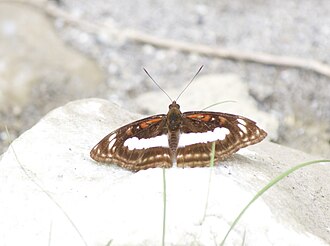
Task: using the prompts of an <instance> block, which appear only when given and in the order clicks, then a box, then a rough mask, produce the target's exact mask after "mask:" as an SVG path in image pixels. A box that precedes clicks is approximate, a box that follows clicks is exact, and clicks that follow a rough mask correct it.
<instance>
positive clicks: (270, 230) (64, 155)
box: [0, 99, 330, 245]
mask: <svg viewBox="0 0 330 246" xmlns="http://www.w3.org/2000/svg"><path fill="white" fill-rule="evenodd" d="M138 118H140V116H138V115H132V114H131V113H129V112H126V111H125V110H123V109H121V108H120V107H118V106H116V105H114V104H112V103H109V102H107V101H104V100H100V99H86V100H81V101H74V102H71V103H69V104H67V105H65V106H63V107H60V108H58V109H55V110H53V111H52V112H50V113H49V114H47V115H46V116H45V117H44V118H43V119H42V120H41V121H40V122H39V123H38V124H36V125H35V126H34V127H33V128H31V129H30V130H28V131H26V132H25V133H24V134H22V135H21V136H20V137H19V138H18V139H16V140H15V141H14V142H13V143H12V145H11V147H10V148H9V150H8V151H7V152H6V153H4V155H3V157H2V159H1V161H0V194H1V195H0V218H1V220H0V241H1V242H2V244H4V245H30V244H33V245H45V244H47V243H48V241H49V240H50V244H51V245H83V242H82V240H81V239H80V238H79V236H78V234H77V232H76V231H75V230H74V229H73V227H72V225H71V224H70V223H69V221H68V220H67V219H66V218H65V216H64V215H63V212H62V211H61V210H60V209H59V208H58V207H57V206H55V204H54V201H51V200H50V199H49V197H47V195H45V193H44V192H42V191H41V190H40V189H39V188H38V187H37V186H36V185H35V184H34V183H33V182H32V180H31V179H30V178H28V177H27V176H26V174H25V173H24V172H23V171H22V168H21V167H20V164H21V165H23V166H24V168H25V169H26V172H27V173H28V174H29V176H30V177H32V179H33V180H34V181H35V182H37V183H38V184H39V185H40V186H42V187H43V189H45V190H46V191H47V193H48V194H49V195H50V196H51V197H53V199H54V200H55V201H56V202H57V203H58V204H59V205H60V206H61V208H62V209H63V210H64V211H65V212H66V213H67V214H68V215H69V217H70V218H71V220H72V221H73V222H74V224H75V225H76V227H77V228H78V229H79V231H80V233H81V234H82V235H83V237H84V238H85V240H86V242H87V243H88V245H106V244H107V243H108V242H109V241H111V240H112V243H111V245H159V244H160V242H161V231H162V209H163V203H162V199H163V193H162V192H163V186H162V182H163V180H162V170H161V169H148V170H145V171H140V172H137V173H132V172H129V171H126V170H123V169H121V168H119V167H116V166H112V165H100V164H97V163H95V162H94V161H92V160H91V159H90V158H89V150H90V149H91V148H92V147H93V145H94V144H96V143H97V141H98V140H100V139H101V138H102V137H103V136H104V135H105V134H107V133H108V132H110V131H111V130H114V129H115V128H117V127H119V126H121V125H123V124H125V123H128V122H130V121H131V120H133V119H138ZM13 150H15V153H16V155H17V159H16V157H15V155H14V153H13ZM314 159H315V157H313V156H309V155H307V154H304V153H302V152H299V151H294V150H291V149H288V148H285V147H282V146H279V145H276V144H272V143H269V142H267V141H263V142H262V143H260V144H258V145H255V146H252V147H249V148H246V149H244V150H243V151H240V153H239V154H235V155H234V156H233V157H231V158H229V159H228V160H227V161H224V162H223V163H221V165H219V166H217V167H215V168H214V170H213V174H212V179H211V183H210V197H209V201H208V209H207V213H206V215H207V216H206V218H205V220H204V221H203V222H202V223H201V219H202V218H203V213H204V206H205V201H206V194H207V186H208V180H209V174H210V169H209V168H193V169H191V168H186V169H179V168H171V169H167V170H166V179H167V217H166V244H167V245H215V243H219V242H220V241H221V239H222V238H223V236H224V234H225V232H226V231H227V229H228V226H229V225H230V223H231V222H232V221H233V219H234V218H235V216H236V215H237V214H238V213H239V211H240V210H241V209H242V208H243V207H244V206H245V205H246V203H247V202H248V201H249V200H250V199H251V198H252V197H253V195H254V194H255V193H256V192H257V191H258V190H260V189H261V188H262V187H263V186H264V185H265V184H267V183H268V182H269V181H270V180H271V179H272V178H274V177H275V176H277V175H278V174H280V173H281V172H283V171H285V170H287V169H288V168H289V167H291V166H293V165H295V164H298V163H299V162H302V161H307V160H314ZM18 161H19V163H20V164H19V163H18ZM329 174H330V172H329V167H328V166H326V165H314V166H311V167H307V168H304V169H303V170H299V171H297V172H296V173H294V174H292V175H290V177H288V178H286V179H285V180H283V181H281V182H280V183H279V184H278V185H276V186H275V187H273V188H271V189H270V190H269V191H268V192H267V193H266V194H265V195H264V196H262V198H261V199H259V200H258V201H257V202H256V203H254V204H253V205H252V207H251V208H250V209H249V210H248V211H247V213H246V214H245V215H244V216H243V218H242V220H241V221H240V222H239V224H238V225H237V227H236V229H235V230H234V231H233V232H232V234H231V235H230V237H229V239H228V245H241V244H242V241H243V237H244V236H243V235H244V233H245V245H327V244H328V243H330V236H329V224H330V216H329V213H328V211H329V199H330V190H329V185H328V177H329Z"/></svg>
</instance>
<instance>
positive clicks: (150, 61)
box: [0, 0, 330, 157]
mask: <svg viewBox="0 0 330 246" xmlns="http://www.w3.org/2000/svg"><path fill="white" fill-rule="evenodd" d="M14 2H15V1H11V3H6V4H5V3H1V1H0V28H1V30H0V57H1V58H0V105H1V106H0V123H1V126H0V127H1V128H0V153H2V152H4V151H5V150H6V148H7V147H8V144H9V142H10V140H9V139H8V137H7V134H6V132H5V127H4V125H7V126H8V128H9V132H10V134H11V137H12V138H15V137H17V136H19V135H20V134H21V133H22V132H24V131H25V130H27V129H28V128H30V127H31V126H32V125H33V124H35V123H36V122H37V121H38V120H40V118H41V117H42V116H43V115H45V114H46V113H47V112H48V111H49V110H51V109H52V108H55V107H57V106H60V105H62V104H64V103H66V102H68V101H71V100H75V99H78V98H84V97H101V98H106V99H109V100H112V101H115V102H117V103H118V104H120V105H121V106H123V107H125V108H129V109H130V110H131V111H133V112H141V111H140V110H141V107H139V105H137V104H136V103H135V101H134V99H135V98H136V96H137V95H140V94H141V93H143V92H146V91H151V90H158V89H157V88H156V87H155V86H154V84H153V83H151V82H150V79H149V78H148V77H147V76H146V75H145V73H144V72H143V70H142V68H143V67H145V68H146V69H147V70H148V71H149V72H150V73H151V74H152V76H153V77H154V78H155V79H156V80H157V81H158V83H159V84H160V85H161V86H162V87H163V88H164V89H168V88H173V87H178V86H182V85H183V84H185V83H187V81H189V80H190V78H191V77H192V76H193V74H194V73H195V72H196V71H197V69H198V68H199V67H200V66H201V65H204V66H205V67H204V70H203V73H204V74H213V73H234V74H238V75H239V76H240V77H241V78H242V79H243V80H244V81H246V83H247V84H248V86H249V90H250V93H251V95H253V97H255V99H256V100H257V101H258V103H259V107H260V109H261V110H264V111H267V112H270V113H272V114H273V115H275V116H276V117H277V119H278V121H279V123H280V128H279V132H278V136H279V137H278V138H277V139H273V141H274V142H277V143H280V144H283V145H286V146H290V147H293V148H296V149H301V150H303V151H305V152H307V153H311V154H315V155H319V156H324V157H330V124H329V122H330V93H329V92H330V78H329V77H327V76H325V75H321V74H318V73H315V72H313V71H311V70H306V69H297V68H290V67H287V66H272V65H263V64H259V63H251V62H244V61H237V60H229V59H219V58H216V57H214V56H202V55H200V54H197V53H194V52H185V53H183V52H180V51H178V50H175V49H165V48H159V47H155V46H152V45H150V44H146V43H145V44H141V43H138V42H134V41H132V40H129V39H123V38H121V36H120V35H116V34H114V35H108V34H107V33H106V31H107V30H111V29H112V28H113V30H117V32H119V33H120V32H124V31H126V30H129V29H130V30H135V31H139V32H143V33H147V34H149V35H152V36H155V37H159V38H166V39H171V40H176V41H185V42H188V43H192V44H204V45H207V46H209V47H214V48H217V47H220V48H226V49H230V50H235V51H241V52H246V51H249V52H263V53H267V54H273V55H281V56H284V55H285V56H290V57H298V58H302V59H306V60H308V59H314V60H317V61H321V62H324V63H326V64H329V63H330V56H329V50H330V45H329V36H330V17H329V14H328V13H329V12H330V4H329V3H328V2H327V1H322V0H317V1H298V0H292V1H283V0H282V1H281V0H277V1H271V2H263V1H244V0H239V1H229V0H227V1H226V0H225V1H183V2H180V4H179V3H178V1H174V0H169V1H158V0H156V1H142V0H141V1H135V2H134V4H132V1H114V0H107V1H104V0H103V1H102V0H97V1H96V0H95V1H87V2H86V1H84V2H82V1H75V0H60V1H48V3H49V4H55V6H56V8H58V9H60V10H62V11H66V12H67V13H68V14H69V16H73V17H79V18H80V19H81V20H82V21H83V22H84V23H83V26H85V27H86V28H81V26H79V25H78V26H77V25H73V24H71V25H70V24H68V23H65V22H64V21H63V19H61V18H53V17H50V16H49V15H47V14H45V11H43V10H42V9H40V8H34V7H31V6H29V5H26V4H14ZM37 2H38V3H44V1H41V0H40V1H37ZM86 23H87V24H88V23H92V24H95V23H99V24H100V23H101V24H104V25H106V28H103V29H102V28H101V29H100V30H101V31H99V32H95V30H93V31H90V29H88V26H86ZM99 24H97V25H99ZM102 30H103V31H102ZM186 96H187V95H186ZM221 100H223V99H222V98H219V101H221ZM146 103H150V102H146Z"/></svg>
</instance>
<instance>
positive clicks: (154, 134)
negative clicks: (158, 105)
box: [90, 115, 172, 171]
mask: <svg viewBox="0 0 330 246" xmlns="http://www.w3.org/2000/svg"><path fill="white" fill-rule="evenodd" d="M165 125H166V115H155V116H151V117H148V118H145V119H142V120H138V121H135V122H133V123H130V124H128V125H125V126H123V127H121V128H119V129H117V130H115V131H113V132H111V133H110V134H109V135H107V136H106V137H104V138H103V139H102V140H101V141H100V142H99V143H98V144H97V145H96V146H95V147H94V148H93V149H92V150H91V152H90V155H91V157H92V158H93V159H94V160H96V161H99V162H105V163H114V164H117V165H119V166H121V167H124V168H127V169H129V170H133V171H138V170H142V169H147V168H151V167H171V166H172V160H171V157H170V150H169V147H168V141H167V128H166V127H165Z"/></svg>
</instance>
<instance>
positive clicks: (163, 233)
mask: <svg viewBox="0 0 330 246" xmlns="http://www.w3.org/2000/svg"><path fill="white" fill-rule="evenodd" d="M165 170H166V169H165V167H163V231H162V246H164V245H165V227H166V176H165Z"/></svg>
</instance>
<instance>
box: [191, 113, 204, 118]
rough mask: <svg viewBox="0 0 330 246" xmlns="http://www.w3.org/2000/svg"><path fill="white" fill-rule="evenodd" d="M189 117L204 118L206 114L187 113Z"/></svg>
mask: <svg viewBox="0 0 330 246" xmlns="http://www.w3.org/2000/svg"><path fill="white" fill-rule="evenodd" d="M187 118H191V119H202V118H204V115H203V114H191V115H187Z"/></svg>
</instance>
